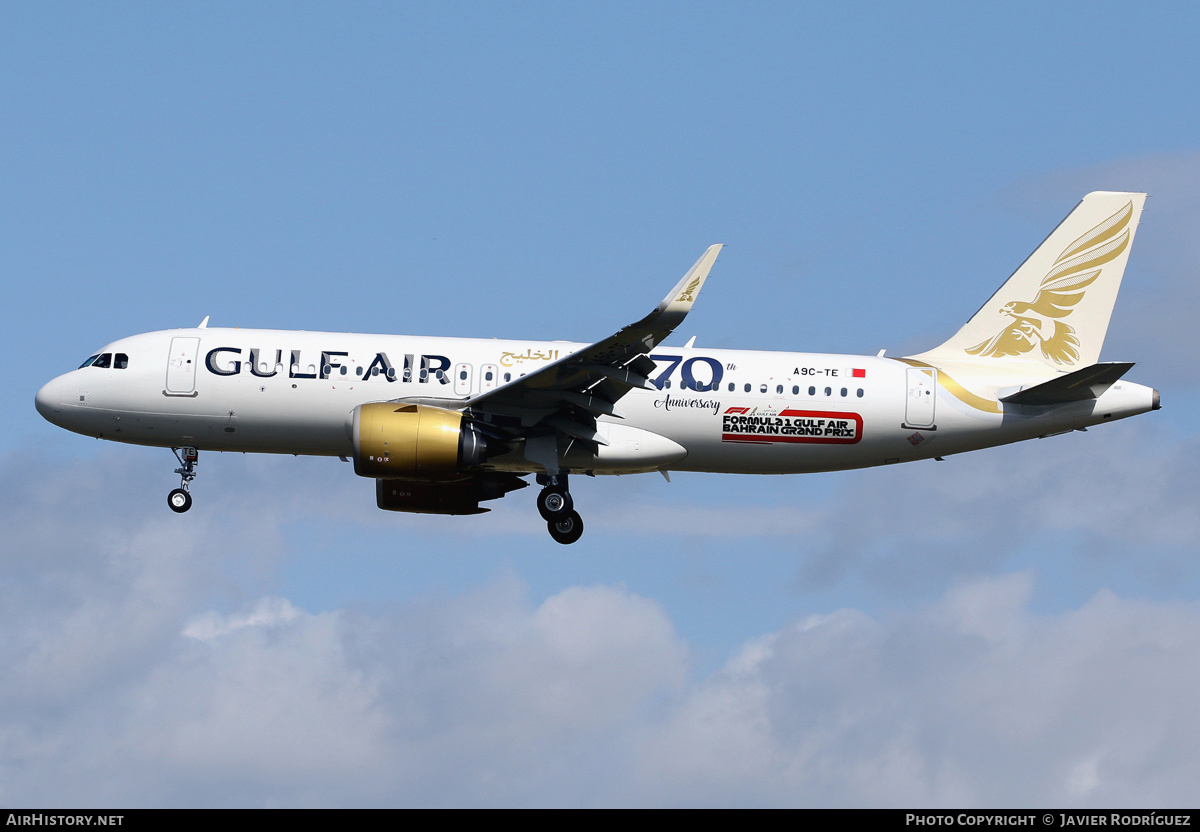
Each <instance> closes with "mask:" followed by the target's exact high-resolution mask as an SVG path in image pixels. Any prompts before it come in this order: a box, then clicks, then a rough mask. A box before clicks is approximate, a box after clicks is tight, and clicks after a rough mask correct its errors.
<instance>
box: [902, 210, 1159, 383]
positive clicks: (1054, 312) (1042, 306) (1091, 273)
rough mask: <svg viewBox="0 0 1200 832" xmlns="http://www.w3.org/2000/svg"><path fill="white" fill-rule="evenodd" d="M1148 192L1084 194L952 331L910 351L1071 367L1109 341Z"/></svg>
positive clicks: (1093, 358) (1042, 367)
mask: <svg viewBox="0 0 1200 832" xmlns="http://www.w3.org/2000/svg"><path fill="white" fill-rule="evenodd" d="M1145 202H1146V195H1145V194H1134V193H1115V192H1112V191H1096V192H1094V193H1090V194H1088V195H1087V196H1085V197H1084V198H1083V201H1082V202H1080V203H1079V205H1077V206H1076V207H1075V210H1074V211H1072V212H1071V213H1070V214H1069V215H1068V216H1067V218H1066V219H1065V220H1063V221H1062V222H1061V223H1060V224H1059V226H1058V228H1056V229H1054V231H1053V233H1051V234H1050V236H1049V237H1047V238H1046V241H1045V242H1043V243H1042V244H1041V245H1040V246H1039V247H1038V249H1037V251H1035V252H1034V253H1033V254H1031V255H1029V258H1028V259H1026V261H1025V262H1024V263H1022V264H1021V267H1020V268H1019V269H1017V270H1016V271H1015V272H1014V273H1013V275H1012V277H1010V278H1009V279H1008V280H1007V281H1006V282H1005V283H1004V285H1003V286H1001V287H1000V289H999V291H997V292H996V294H994V295H992V297H991V299H990V300H989V301H988V302H987V303H985V304H984V305H983V307H982V308H981V309H980V310H979V311H978V312H976V313H975V316H974V317H973V318H971V320H969V321H967V323H966V325H965V326H963V328H962V329H960V330H959V331H958V332H957V333H956V334H955V336H954V337H953V338H951V339H950V340H949V341H947V342H946V343H944V344H942V345H941V346H940V347H937V348H936V349H932V350H930V351H929V352H926V353H922V354H921V355H917V356H913V357H914V358H917V359H921V360H923V361H927V362H930V363H934V364H936V363H938V362H945V361H954V362H962V361H969V362H972V363H975V362H979V363H982V364H992V363H996V364H1003V365H1005V366H1010V367H1011V366H1017V367H1019V366H1022V365H1025V366H1028V367H1029V369H1030V370H1038V371H1040V372H1045V371H1046V370H1047V369H1050V370H1055V371H1058V372H1070V371H1071V370H1074V369H1078V368H1080V367H1086V366H1088V365H1090V364H1095V363H1096V362H1097V361H1098V360H1099V358H1100V348H1101V347H1102V346H1104V335H1105V333H1106V332H1107V331H1108V321H1109V318H1110V317H1111V316H1112V310H1113V304H1114V303H1116V300H1117V290H1118V289H1120V288H1121V276H1122V275H1123V274H1124V273H1125V263H1126V262H1127V261H1128V259H1129V249H1130V247H1131V246H1132V245H1133V235H1134V232H1135V231H1136V230H1137V225H1138V219H1139V217H1140V216H1141V213H1142V206H1143V205H1144V204H1145Z"/></svg>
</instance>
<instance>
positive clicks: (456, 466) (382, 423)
mask: <svg viewBox="0 0 1200 832" xmlns="http://www.w3.org/2000/svg"><path fill="white" fill-rule="evenodd" d="M352 435H353V440H354V473H356V474H358V475H359V476H360V477H374V478H376V479H382V478H385V477H386V478H389V479H392V478H395V479H405V480H414V481H420V482H446V481H451V480H459V479H463V478H464V477H465V476H467V475H468V473H469V472H470V471H472V470H474V469H477V468H478V467H479V465H480V464H481V463H482V462H483V459H484V454H485V453H486V450H487V440H486V438H485V437H484V436H483V435H482V434H480V433H479V432H478V431H477V430H476V429H475V427H474V426H473V425H471V424H470V423H469V422H466V423H464V421H463V416H462V414H461V413H458V412H456V411H453V410H443V409H442V408H440V407H430V406H428V405H419V404H396V403H395V402H391V403H389V402H378V403H375V404H364V405H360V406H358V407H356V408H354V417H353V434H352Z"/></svg>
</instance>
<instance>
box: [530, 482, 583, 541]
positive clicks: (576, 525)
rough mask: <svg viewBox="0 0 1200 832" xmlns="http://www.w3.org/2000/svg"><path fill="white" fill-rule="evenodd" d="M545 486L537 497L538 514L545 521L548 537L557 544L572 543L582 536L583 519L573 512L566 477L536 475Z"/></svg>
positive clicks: (573, 506)
mask: <svg viewBox="0 0 1200 832" xmlns="http://www.w3.org/2000/svg"><path fill="white" fill-rule="evenodd" d="M538 483H539V484H541V485H543V486H545V487H544V488H543V489H542V490H541V492H540V493H539V494H538V496H537V509H538V514H540V515H542V519H543V520H545V521H546V528H547V529H548V530H549V531H550V536H551V537H552V538H554V539H555V540H556V541H557V542H559V543H563V544H566V543H574V542H575V541H576V540H578V539H579V538H580V536H582V535H583V519H582V518H581V517H580V516H579V512H577V511H575V501H574V500H572V499H571V492H570V490H569V489H568V487H567V475H566V474H556V475H554V476H547V475H545V474H539V475H538Z"/></svg>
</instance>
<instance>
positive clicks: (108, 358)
mask: <svg viewBox="0 0 1200 832" xmlns="http://www.w3.org/2000/svg"><path fill="white" fill-rule="evenodd" d="M92 366H93V367H102V368H104V369H106V370H107V369H108V368H109V367H111V366H112V353H111V352H106V353H104V355H102V356H100V357H99V358H97V359H96V361H95V362H94V363H93V364H92Z"/></svg>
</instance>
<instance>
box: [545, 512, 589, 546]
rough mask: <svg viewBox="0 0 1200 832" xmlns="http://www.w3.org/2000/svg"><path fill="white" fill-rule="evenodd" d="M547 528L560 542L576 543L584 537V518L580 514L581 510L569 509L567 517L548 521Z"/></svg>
mask: <svg viewBox="0 0 1200 832" xmlns="http://www.w3.org/2000/svg"><path fill="white" fill-rule="evenodd" d="M546 528H547V529H548V530H549V531H550V536H551V537H553V538H554V539H555V541H557V542H558V543H562V544H564V545H566V544H569V543H574V542H575V541H576V540H578V539H579V538H581V537H583V518H582V517H580V516H579V512H577V511H569V512H567V516H566V517H562V518H559V519H558V520H548V521H546Z"/></svg>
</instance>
